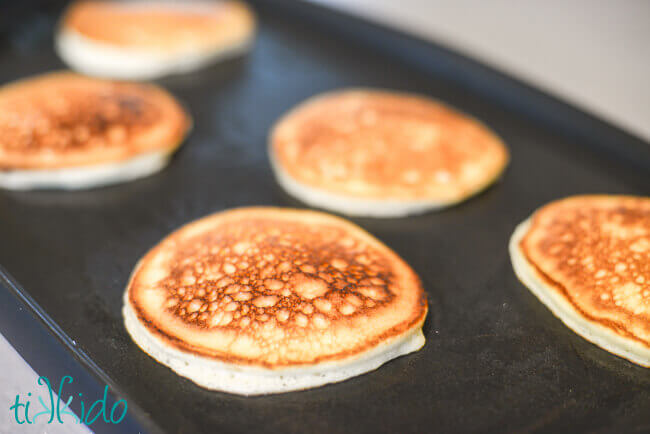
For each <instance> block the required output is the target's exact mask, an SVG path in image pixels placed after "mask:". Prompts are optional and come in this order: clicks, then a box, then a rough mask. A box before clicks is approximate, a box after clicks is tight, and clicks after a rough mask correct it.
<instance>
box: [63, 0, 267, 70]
mask: <svg viewBox="0 0 650 434" xmlns="http://www.w3.org/2000/svg"><path fill="white" fill-rule="evenodd" d="M254 30H255V17H254V16H253V13H252V11H251V10H250V8H249V7H248V6H247V5H246V4H244V3H242V2H239V1H225V0H224V1H183V2H169V1H142V0H140V1H129V2H120V1H78V2H76V3H74V4H73V5H71V6H70V7H69V8H68V10H67V13H66V14H65V16H64V18H63V19H62V22H61V28H60V32H59V35H58V41H57V47H58V49H59V52H60V54H61V56H62V57H63V58H64V60H66V61H67V62H68V63H70V65H71V66H72V67H74V68H75V69H79V70H80V71H82V72H85V73H88V74H92V75H99V76H108V77H116V78H153V77H156V76H159V75H164V74H168V73H173V72H183V71H186V70H191V69H195V68H197V67H199V66H203V65H204V64H205V63H209V62H210V61H212V60H215V59H216V58H217V57H223V56H224V55H225V54H226V53H229V54H233V53H232V52H234V51H237V52H240V51H243V50H244V49H245V48H247V46H248V45H249V44H250V42H251V40H252V36H253V34H254Z"/></svg>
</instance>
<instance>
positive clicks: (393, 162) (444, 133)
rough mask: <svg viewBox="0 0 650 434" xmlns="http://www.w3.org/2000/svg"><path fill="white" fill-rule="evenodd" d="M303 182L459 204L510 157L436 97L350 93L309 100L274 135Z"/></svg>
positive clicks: (280, 157)
mask: <svg viewBox="0 0 650 434" xmlns="http://www.w3.org/2000/svg"><path fill="white" fill-rule="evenodd" d="M271 148H272V152H273V154H274V156H275V158H276V160H277V163H278V164H279V165H280V166H281V167H282V168H283V169H284V170H285V171H286V172H287V173H288V174H289V175H290V176H291V177H292V178H295V179H296V180H297V181H299V182H301V183H304V184H307V185H309V186H312V187H316V188H319V189H324V190H328V191H330V192H332V193H340V194H344V195H350V196H356V197H364V198H378V199H385V198H398V199H400V198H403V199H431V200H441V201H454V200H459V199H461V198H462V197H464V196H467V195H469V194H471V193H473V192H475V191H477V190H480V189H481V188H483V187H484V186H485V185H486V184H488V183H489V182H491V181H492V180H493V179H494V178H495V177H496V176H498V174H499V173H500V172H501V171H502V170H503V168H504V167H505V165H506V164H507V161H508V152H507V150H506V148H505V146H504V145H503V143H502V142H501V141H500V140H499V138H498V137H496V136H495V135H494V134H493V133H492V132H491V131H490V130H488V129H487V128H486V127H484V126H483V125H482V124H480V123H479V122H477V121H475V120H473V119H470V118H468V117H467V116H465V115H463V114H461V113H459V112H457V111H455V110H453V109H451V108H449V107H447V106H444V105H442V104H440V103H437V102H436V101H433V100H431V99H427V98H423V97H420V96H415V95H408V94H400V93H395V92H388V91H377V90H363V89H359V90H346V91H338V92H332V93H327V94H324V95H321V96H318V97H315V98H312V99H310V100H308V101H307V102H306V103H303V104H301V105H300V106H299V107H298V108H296V109H294V110H292V111H291V112H290V113H289V114H288V115H286V116H285V117H284V118H283V119H282V120H281V121H279V123H278V124H277V127H276V128H275V130H274V132H273V134H272V137H271Z"/></svg>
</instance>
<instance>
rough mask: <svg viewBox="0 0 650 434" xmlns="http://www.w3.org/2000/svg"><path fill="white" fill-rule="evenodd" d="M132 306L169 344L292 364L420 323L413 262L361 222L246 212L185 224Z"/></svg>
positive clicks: (150, 261) (141, 268) (248, 361)
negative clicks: (363, 228)
mask: <svg viewBox="0 0 650 434" xmlns="http://www.w3.org/2000/svg"><path fill="white" fill-rule="evenodd" d="M127 291H128V293H127V300H128V301H127V302H128V303H129V305H130V307H131V308H132V309H133V311H134V312H135V313H136V315H137V318H138V320H139V321H140V322H141V323H142V324H143V325H145V327H147V329H148V330H149V331H150V332H151V333H153V334H155V335H156V337H157V338H158V339H159V340H161V341H162V342H164V344H165V345H168V346H172V347H175V348H177V349H181V350H183V351H185V352H187V353H191V354H196V355H200V356H205V357H210V358H214V359H217V360H221V361H224V362H230V363H236V364H244V365H256V366H260V367H263V368H271V369H273V368H286V367H292V366H305V365H313V364H317V363H319V362H325V361H333V362H336V361H341V360H344V359H354V358H355V357H356V356H359V355H361V354H363V353H364V352H367V351H369V350H371V349H373V348H374V347H376V346H378V345H380V344H383V343H388V342H391V341H392V340H393V339H394V338H398V337H401V336H404V335H406V334H407V333H408V332H410V331H412V330H415V329H417V328H419V327H421V326H422V323H423V321H424V318H425V316H426V312H427V301H426V295H425V293H424V291H423V289H422V287H421V284H420V281H419V279H418V277H417V275H416V274H415V273H414V272H413V270H412V269H411V268H410V267H409V266H408V265H407V264H406V263H405V262H404V261H403V260H402V259H400V258H399V257H398V256H397V255H396V254H395V253H394V252H392V251H391V250H390V249H389V248H387V247H386V246H384V245H383V244H381V243H380V242H379V241H378V240H376V239H375V238H373V237H372V236H371V235H369V234H367V233H366V232H364V231H363V230H362V229H360V228H359V227H357V226H355V225H353V224H352V223H349V222H347V221H345V220H342V219H339V218H337V217H333V216H329V215H327V214H323V213H318V212H313V211H299V210H287V209H278V208H242V209H235V210H231V211H225V212H221V213H217V214H214V215H212V216H208V217H205V218H203V219H200V220H197V221H195V222H193V223H190V224H188V225H186V226H184V227H182V228H181V229H179V230H177V231H176V232H174V233H173V234H171V235H170V236H168V237H167V238H165V239H164V240H163V241H162V242H161V243H160V244H158V245H157V246H156V247H154V248H153V249H152V250H151V251H150V252H149V253H147V255H146V256H145V257H144V258H143V259H142V260H141V261H140V263H139V264H138V266H137V267H136V269H135V271H134V273H133V275H132V277H131V281H130V283H129V286H128V288H127Z"/></svg>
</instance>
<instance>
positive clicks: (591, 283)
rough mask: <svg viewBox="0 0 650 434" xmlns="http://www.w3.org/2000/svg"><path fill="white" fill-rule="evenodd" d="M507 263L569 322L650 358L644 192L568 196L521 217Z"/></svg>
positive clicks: (649, 217) (637, 357) (632, 356)
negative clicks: (510, 256)
mask: <svg viewBox="0 0 650 434" xmlns="http://www.w3.org/2000/svg"><path fill="white" fill-rule="evenodd" d="M511 254H512V258H513V265H514V266H515V270H516V272H517V275H518V276H519V277H520V279H521V280H522V282H524V284H526V286H528V287H529V288H530V289H531V291H533V293H535V295H537V296H538V297H539V298H540V300H541V301H542V302H544V303H545V304H546V305H547V306H548V307H549V308H550V309H551V310H552V311H553V313H555V314H556V315H557V316H558V317H559V318H560V319H562V321H564V322H565V323H566V324H567V325H568V326H569V327H570V328H571V329H573V330H574V331H575V332H577V333H578V334H580V335H582V336H583V337H585V338H586V339H588V340H590V341H592V342H594V343H595V344H597V345H599V346H601V347H602V348H604V349H606V350H608V351H610V352H612V353H614V354H617V355H619V356H622V357H625V358H627V359H629V360H631V361H633V362H635V363H638V364H640V365H643V366H650V198H647V197H633V196H605V195H602V196H574V197H570V198H567V199H563V200H559V201H556V202H552V203H550V204H548V205H546V206H544V207H543V208H541V209H540V210H538V211H537V212H536V213H535V214H534V215H533V217H532V218H531V219H530V220H529V221H527V222H524V224H522V225H521V226H520V227H519V228H518V229H517V231H515V234H514V236H513V239H512V242H511Z"/></svg>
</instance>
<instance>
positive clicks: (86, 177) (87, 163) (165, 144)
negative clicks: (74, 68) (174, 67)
mask: <svg viewBox="0 0 650 434" xmlns="http://www.w3.org/2000/svg"><path fill="white" fill-rule="evenodd" d="M190 123H191V121H190V119H189V117H188V115H187V114H186V113H185V111H184V110H183V109H182V108H181V106H180V105H179V104H178V102H176V100H175V99H174V98H173V97H172V96H171V95H169V94H168V93H167V92H165V91H164V90H162V89H161V88H159V87H157V86H153V85H143V84H134V83H124V82H112V81H106V80H100V79H94V78H88V77H84V76H81V75H77V74H74V73H68V72H59V73H50V74H45V75H41V76H37V77H33V78H29V79H24V80H20V81H18V82H15V83H12V84H9V85H6V86H3V87H1V88H0V187H3V188H8V189H33V188H62V189H80V188H89V187H97V186H102V185H108V184H114V183H118V182H124V181H128V180H132V179H136V178H140V177H143V176H147V175H150V174H152V173H154V172H157V171H159V170H160V169H162V168H163V167H164V166H165V165H166V164H167V162H168V160H169V157H170V156H171V154H172V152H173V151H174V150H175V149H176V148H177V147H178V146H179V145H180V144H181V142H182V140H183V138H184V137H185V135H186V133H187V131H188V129H189V127H190Z"/></svg>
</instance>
